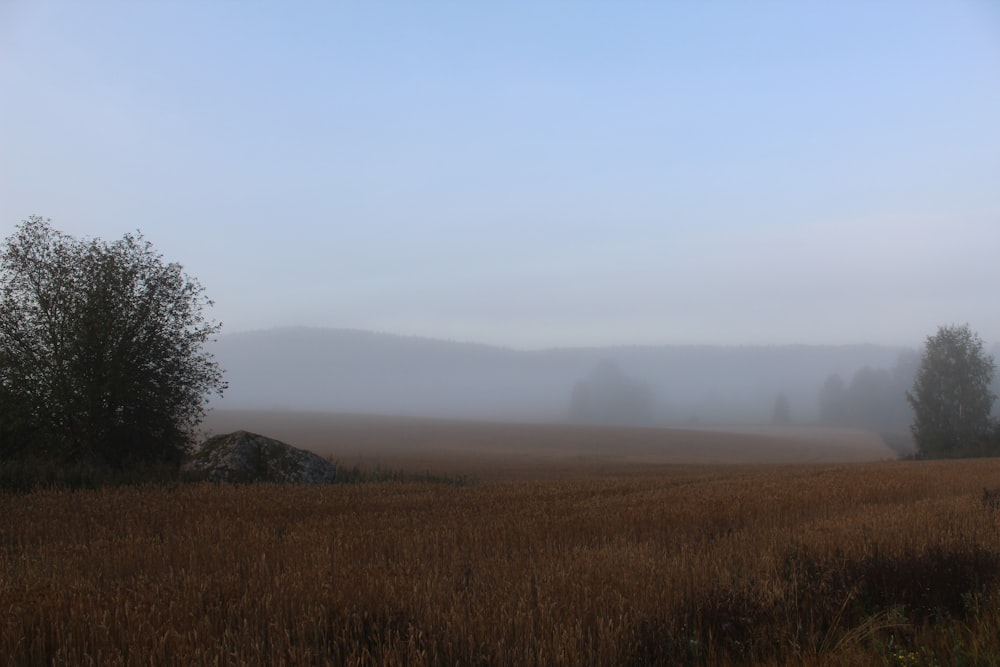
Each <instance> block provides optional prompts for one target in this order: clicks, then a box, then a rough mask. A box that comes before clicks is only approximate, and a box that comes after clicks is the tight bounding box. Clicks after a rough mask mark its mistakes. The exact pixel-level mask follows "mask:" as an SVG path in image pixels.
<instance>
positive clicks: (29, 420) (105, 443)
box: [0, 216, 225, 467]
mask: <svg viewBox="0 0 1000 667" xmlns="http://www.w3.org/2000/svg"><path fill="white" fill-rule="evenodd" d="M211 305H212V302H211V301H209V300H208V299H207V298H206V297H205V294H204V289H203V288H202V286H201V285H200V284H199V283H198V282H197V281H196V280H194V279H192V278H190V277H189V276H187V275H186V274H185V273H184V272H183V269H182V267H181V266H180V265H179V264H176V263H166V262H164V261H163V259H162V257H161V256H160V255H158V254H157V253H156V252H155V251H154V250H153V248H152V246H151V244H150V243H149V242H147V241H145V240H144V239H143V237H142V235H141V234H136V235H131V234H126V235H125V236H124V237H122V238H121V239H120V240H117V241H114V242H111V243H109V242H105V241H102V240H100V239H87V240H79V239H76V238H74V237H72V236H69V235H67V234H64V233H61V232H59V231H57V230H55V229H53V228H52V226H51V222H50V221H48V220H45V219H43V218H40V217H37V216H33V217H30V218H28V219H27V220H25V221H24V222H23V223H22V224H21V225H20V226H19V227H18V228H17V229H16V231H15V233H14V234H12V235H11V236H10V237H9V238H8V239H7V240H6V242H5V245H4V247H3V248H2V250H0V456H8V457H10V456H15V455H17V456H23V455H29V456H32V457H38V458H47V459H56V460H59V461H62V462H87V463H101V464H106V465H112V466H116V467H122V466H126V465H129V464H133V463H148V462H177V461H178V460H179V459H180V457H181V456H182V455H183V454H184V453H185V452H186V451H187V450H188V449H189V448H190V446H191V445H192V444H193V437H194V431H195V428H196V426H197V425H198V423H200V421H201V419H202V418H203V417H204V414H205V405H206V402H207V399H208V396H209V395H210V394H212V393H213V392H214V393H218V394H219V395H221V394H222V391H223V390H224V389H225V382H224V381H223V378H222V371H221V369H220V368H219V366H218V364H217V363H216V362H215V361H214V360H213V358H212V356H211V355H210V354H209V353H208V352H207V351H206V350H205V347H204V345H205V343H206V342H208V341H209V340H210V339H211V338H212V337H214V335H215V334H216V333H218V331H219V330H220V326H221V325H220V324H218V323H216V322H214V321H210V320H207V319H206V318H205V316H204V315H203V310H204V309H205V308H206V307H209V306H211Z"/></svg>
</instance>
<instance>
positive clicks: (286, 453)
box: [181, 431, 337, 484]
mask: <svg viewBox="0 0 1000 667" xmlns="http://www.w3.org/2000/svg"><path fill="white" fill-rule="evenodd" d="M181 469H182V471H184V472H186V473H188V474H191V475H194V476H196V477H201V476H204V477H205V478H206V479H208V480H209V481H212V482H231V483H237V484H239V483H251V482H270V483H276V484H331V483H333V482H334V481H335V480H336V478H337V466H336V465H335V464H333V463H331V462H329V461H327V460H326V459H324V458H322V457H320V456H317V455H316V454H313V453H312V452H307V451H305V450H303V449H297V448H295V447H292V446H291V445H287V444H285V443H283V442H280V441H278V440H273V439H271V438H266V437H264V436H262V435H258V434H256V433H249V432H247V431H236V432H234V433H227V434H225V435H217V436H215V437H212V438H209V439H208V440H206V441H205V442H203V443H202V444H201V446H200V447H198V449H197V450H196V451H195V452H194V454H193V455H192V456H191V458H190V459H189V460H188V461H187V462H185V463H184V465H183V466H182V468H181Z"/></svg>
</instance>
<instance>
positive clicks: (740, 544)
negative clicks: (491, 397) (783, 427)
mask: <svg viewBox="0 0 1000 667" xmlns="http://www.w3.org/2000/svg"><path fill="white" fill-rule="evenodd" d="M525 428H526V429H527V430H526V431H525V432H526V433H529V434H530V430H531V429H530V428H528V427H525ZM543 430H544V429H543ZM761 437H763V436H761ZM518 446H526V445H525V443H518ZM781 446H782V447H783V446H784V445H781ZM570 449H572V448H570ZM411 453H412V452H411ZM491 456H492V455H491ZM552 456H554V457H555V458H556V459H557V460H556V461H555V462H553V461H551V460H549V459H545V458H540V459H538V460H537V461H535V460H534V459H531V460H527V461H523V462H522V463H521V464H520V465H521V469H522V470H523V471H530V469H531V464H532V463H537V464H538V465H539V466H540V470H541V474H540V476H539V477H538V478H532V476H531V475H530V474H528V473H527V472H524V474H522V475H521V476H520V478H515V475H514V472H516V471H515V465H514V463H513V461H514V459H515V458H516V457H510V460H509V461H508V459H506V458H502V457H501V458H500V459H494V458H489V457H487V460H486V461H484V460H480V459H478V458H476V457H475V456H472V457H471V458H470V459H469V461H467V463H470V465H471V466H472V467H473V468H475V467H477V466H482V465H484V464H485V463H488V462H489V461H492V462H494V463H495V462H496V461H501V462H502V461H508V462H509V463H510V465H508V466H507V467H506V468H505V472H504V473H503V475H501V477H504V478H503V479H485V478H482V477H478V478H476V479H477V480H478V481H475V482H474V483H471V484H468V485H464V486H458V485H454V484H447V483H379V484H374V483H369V484H341V485H334V486H329V487H279V486H264V485H261V486H240V487H233V486H214V485H210V484H189V485H184V484H179V485H173V486H149V487H141V488H134V487H133V488H117V489H101V490H95V491H76V492H70V491H37V492H33V493H29V494H20V495H18V494H5V495H0V604H2V607H0V610H2V613H3V619H2V623H0V657H2V658H3V662H4V663H5V664H12V665H88V664H92V665H202V664H220V665H238V664H252V665H456V664H458V665H647V664H650V665H652V664H661V665H675V664H706V665H714V664H775V665H777V664H807V665H844V664H846V665H852V664H854V665H918V664H919V665H923V664H927V665H932V664H933V665H959V664H968V665H983V664H1000V606H998V605H1000V591H998V588H997V582H998V578H997V577H998V575H1000V541H998V537H1000V532H998V530H1000V513H998V512H1000V510H998V503H997V501H998V500H1000V498H997V497H995V496H994V495H992V494H984V489H989V490H993V489H995V488H996V487H997V486H998V485H1000V460H976V461H949V462H867V463H815V464H813V463H810V464H801V463H800V464H794V465H789V464H783V465H779V464H768V465H714V466H710V465H693V464H689V465H680V464H677V463H673V464H670V463H669V462H666V461H664V462H660V463H655V462H654V463H651V464H648V467H646V468H644V465H643V464H641V463H639V462H636V461H632V460H631V459H628V460H626V461H624V462H623V461H617V462H614V466H612V467H615V466H617V469H618V470H619V471H621V472H622V474H621V475H617V476H615V475H588V474H587V473H588V471H592V470H594V468H592V466H593V465H594V463H593V461H591V460H590V459H580V458H577V455H576V454H575V453H574V454H567V455H565V456H563V457H561V458H560V457H559V456H556V454H552ZM434 460H437V459H434V458H433V457H431V458H427V459H425V460H424V461H423V463H428V461H434ZM574 461H575V462H577V463H578V465H579V466H582V471H581V470H577V471H575V472H574V471H573V470H570V469H571V468H572V467H573V462H574ZM460 464H461V461H460V460H455V461H451V462H449V466H455V467H456V468H458V467H460ZM429 469H433V468H429Z"/></svg>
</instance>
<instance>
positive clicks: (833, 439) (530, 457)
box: [206, 410, 898, 480]
mask: <svg viewBox="0 0 1000 667" xmlns="http://www.w3.org/2000/svg"><path fill="white" fill-rule="evenodd" d="M206 428H207V430H209V431H211V432H213V433H228V432H230V431H235V430H240V429H242V430H248V431H254V432H256V433H260V434H262V435H266V436H268V437H272V438H277V439H278V440H282V441H284V442H287V443H288V444H290V445H293V446H295V447H300V448H303V449H309V450H311V451H314V452H316V453H318V454H321V455H322V456H324V457H329V458H332V459H334V460H337V461H339V462H340V463H341V464H346V465H349V466H354V465H360V466H361V467H364V468H373V467H377V466H384V467H389V468H403V469H407V470H414V471H416V470H427V471H429V472H433V473H438V474H461V475H465V476H469V477H472V478H475V479H478V480H514V479H528V478H530V479H543V478H544V479H568V478H590V477H595V476H597V477H607V476H620V475H632V474H649V473H650V472H651V471H654V470H659V469H669V468H670V467H671V466H674V465H677V464H682V465H689V464H719V463H722V464H743V463H845V462H859V461H884V460H889V459H895V458H897V456H898V455H897V454H896V453H895V452H893V451H891V450H890V449H889V448H888V447H886V445H885V443H884V442H883V441H882V440H881V438H879V437H878V436H877V435H875V434H874V433H870V432H868V431H861V430H857V429H850V428H820V427H807V426H786V427H760V426H749V427H742V428H740V427H732V426H730V427H724V428H723V427H720V428H708V427H700V428H685V429H665V428H625V427H613V426H580V425H566V424H510V423H489V422H474V421H449V420H442V419H418V418H406V417H380V416H371V415H344V414H336V413H321V412H313V413H309V412H277V411H275V412H267V411H260V412H251V411H231V410H220V411H216V412H212V413H210V414H209V416H208V419H207V420H206Z"/></svg>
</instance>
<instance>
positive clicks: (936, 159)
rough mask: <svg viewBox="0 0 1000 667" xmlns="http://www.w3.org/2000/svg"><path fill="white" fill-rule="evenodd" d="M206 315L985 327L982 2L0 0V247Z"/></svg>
mask: <svg viewBox="0 0 1000 667" xmlns="http://www.w3.org/2000/svg"><path fill="white" fill-rule="evenodd" d="M29 215H42V216H44V217H47V218H51V219H52V223H53V226H54V227H56V228H57V229H59V230H61V231H64V232H67V233H70V234H73V235H75V236H80V237H100V238H104V239H107V240H112V239H115V238H119V237H121V236H122V235H123V234H125V233H128V232H133V231H135V230H136V229H139V230H141V231H142V233H143V234H144V235H145V237H146V239H147V240H149V241H150V242H152V243H153V245H154V246H155V247H156V249H157V250H158V251H159V252H161V253H162V254H163V256H164V259H165V260H167V261H176V262H179V263H181V264H182V265H183V266H184V267H185V270H186V271H187V272H188V273H189V274H190V275H192V276H194V277H196V278H197V279H198V280H199V281H200V282H201V283H202V284H203V285H204V286H205V288H206V290H207V294H208V296H209V297H210V298H212V299H213V300H214V302H215V306H214V308H213V309H212V310H211V313H210V315H211V316H212V317H213V318H214V319H217V320H219V321H221V322H222V323H223V325H224V332H236V331H246V330H254V329H261V328H271V327H278V326H315V327H344V328H357V329H367V330H374V331H381V332H388V333H397V334H404V335H420V336H431V337H436V338H445V339H450V340H463V341H475V342H483V343H490V344H497V345H504V346H509V347H515V348H544V347H554V346H589V345H610V344H626V345H641V344H672V343H679V344H691V343H695V344H725V345H734V344H735V345H773V344H789V343H793V344H794V343H802V344H853V343H876V344H892V345H899V344H902V345H917V344H919V343H920V342H922V341H923V340H924V338H925V337H926V336H928V335H930V334H933V333H934V332H935V331H936V329H937V327H938V326H940V325H943V324H953V323H955V324H964V323H968V324H969V325H970V326H971V327H972V328H973V329H974V330H976V331H977V332H978V333H979V334H980V336H982V338H983V339H984V340H986V341H988V342H995V341H1000V4H997V3H996V2H993V1H992V0H950V1H944V0H939V1H935V2H928V1H920V0H905V1H899V2H893V1H892V0H889V1H886V2H862V1H860V0H859V1H850V0H846V1H845V0H829V1H826V0H817V1H815V2H790V1H787V0H783V1H780V2H766V1H762V2H741V1H725V0H719V1H717V2H614V3H611V2H606V3H596V2H545V1H539V2H495V3H472V2H458V1H452V2H431V1H428V2H318V1H317V2H304V1H301V0H291V1H289V2H252V1H249V0H248V1H245V2H244V1H236V0H212V1H210V2H204V1H195V0H148V1H146V2H134V1H132V0H127V1H126V0H122V1H119V2H111V1H108V0H91V1H89V2H78V1H77V0H62V1H55V0H2V1H0V235H2V236H3V237H6V236H8V235H9V234H10V233H12V232H13V230H14V229H15V228H16V226H17V225H18V224H19V223H20V222H21V221H22V220H23V219H24V218H26V217H28V216H29Z"/></svg>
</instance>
